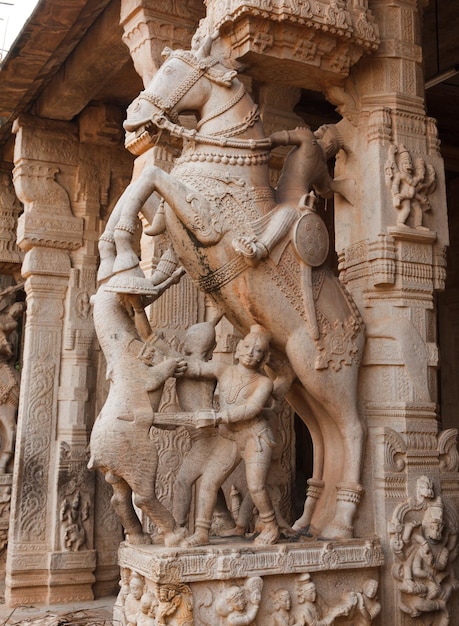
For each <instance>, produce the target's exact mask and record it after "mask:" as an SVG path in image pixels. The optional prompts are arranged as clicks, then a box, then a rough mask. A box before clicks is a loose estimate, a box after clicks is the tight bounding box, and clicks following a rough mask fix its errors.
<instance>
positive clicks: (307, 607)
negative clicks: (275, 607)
mask: <svg viewBox="0 0 459 626" xmlns="http://www.w3.org/2000/svg"><path fill="white" fill-rule="evenodd" d="M296 595H297V600H298V604H299V609H298V612H297V614H296V616H295V621H294V622H293V625H292V626H330V624H333V623H334V622H335V619H336V618H337V617H341V616H343V615H344V616H347V615H349V613H350V611H351V610H352V609H353V608H354V606H355V605H356V604H357V601H358V600H357V596H356V594H355V593H352V592H351V593H348V594H346V596H345V598H343V600H342V602H341V604H337V605H336V606H332V607H330V606H329V607H326V605H325V603H324V602H321V607H325V608H319V605H318V602H317V590H316V586H315V584H314V582H313V581H312V580H311V576H310V574H301V575H300V576H298V578H297V579H296Z"/></svg>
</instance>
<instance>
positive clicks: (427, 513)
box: [389, 476, 459, 626]
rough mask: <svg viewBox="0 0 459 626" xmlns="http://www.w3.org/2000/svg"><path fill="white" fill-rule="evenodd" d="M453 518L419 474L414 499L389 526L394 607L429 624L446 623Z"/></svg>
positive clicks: (453, 583)
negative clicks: (395, 592)
mask: <svg viewBox="0 0 459 626" xmlns="http://www.w3.org/2000/svg"><path fill="white" fill-rule="evenodd" d="M458 521H459V519H458V515H457V512H456V511H455V510H454V509H453V508H452V507H450V506H448V505H447V504H446V503H445V502H444V501H443V499H442V497H441V496H435V489H434V485H433V482H432V480H431V479H430V478H428V477H427V476H421V477H420V478H419V479H418V481H417V483H416V495H415V496H414V497H411V498H409V499H408V500H407V501H406V502H404V503H401V504H400V505H398V506H397V507H396V509H395V510H394V513H393V515H392V519H391V521H390V523H389V533H390V535H391V541H390V545H391V548H392V552H393V556H394V565H393V572H392V573H393V576H394V579H395V580H396V581H397V583H396V585H397V590H398V593H399V602H398V606H399V607H400V609H401V610H402V611H403V612H404V613H407V614H408V615H410V616H411V617H413V618H416V617H419V616H421V615H423V614H425V613H428V614H429V615H431V616H432V619H434V620H435V622H431V623H435V624H444V625H445V626H447V625H448V624H449V623H450V614H449V611H448V607H447V603H448V600H449V598H450V596H451V594H452V592H453V591H454V590H455V589H456V588H457V587H458V582H457V580H456V578H455V575H454V571H453V563H454V561H455V560H456V558H457V554H458V545H457V538H458Z"/></svg>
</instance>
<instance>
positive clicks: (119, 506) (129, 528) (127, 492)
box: [105, 471, 151, 544]
mask: <svg viewBox="0 0 459 626" xmlns="http://www.w3.org/2000/svg"><path fill="white" fill-rule="evenodd" d="M105 480H106V481H107V483H109V484H110V485H111V486H112V488H113V496H112V499H111V504H112V506H113V508H114V510H115V512H116V514H117V515H118V517H119V519H120V522H121V524H122V525H123V528H124V530H125V531H126V534H127V536H128V541H129V543H132V544H146V543H147V544H148V543H151V538H150V535H148V534H147V533H144V532H143V528H142V524H141V522H140V520H139V518H138V517H137V513H136V512H135V510H134V507H133V506H132V489H131V488H130V487H129V485H128V484H127V482H126V481H125V480H124V479H123V478H121V477H120V476H117V475H116V474H114V473H113V472H110V471H108V472H105Z"/></svg>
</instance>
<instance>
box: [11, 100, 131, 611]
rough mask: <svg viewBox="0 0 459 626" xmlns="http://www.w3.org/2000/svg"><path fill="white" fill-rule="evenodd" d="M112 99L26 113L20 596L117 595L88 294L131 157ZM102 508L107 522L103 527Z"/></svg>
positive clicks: (17, 176) (16, 582) (20, 163)
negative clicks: (70, 120) (92, 452)
mask: <svg viewBox="0 0 459 626" xmlns="http://www.w3.org/2000/svg"><path fill="white" fill-rule="evenodd" d="M102 109H103V110H102V111H100V110H99V109H97V110H94V111H85V113H84V114H82V116H81V119H80V125H79V126H78V125H77V124H67V123H56V122H49V121H47V120H46V121H45V120H42V119H39V118H31V117H22V118H20V119H19V120H18V121H17V122H16V128H15V131H16V134H17V137H16V145H15V170H14V184H15V188H16V193H17V195H18V197H19V198H20V200H21V201H22V202H23V204H24V213H23V215H22V216H21V218H20V220H19V227H18V242H19V245H20V247H21V248H22V249H23V250H24V251H26V256H25V260H24V264H23V268H22V273H23V276H24V278H26V292H27V306H28V315H27V323H26V327H25V342H24V368H23V372H22V386H21V398H20V410H19V428H18V440H17V456H16V465H15V479H14V486H13V498H12V516H13V517H12V519H14V521H15V524H14V533H13V536H12V537H11V542H10V547H9V552H8V561H7V590H6V595H7V598H8V602H9V603H10V604H11V605H18V604H21V603H23V602H25V601H27V602H31V601H36V602H48V603H49V602H62V601H71V600H75V599H92V598H93V584H94V583H97V586H96V589H97V588H98V589H99V592H100V593H104V592H105V593H107V592H108V591H111V590H112V589H113V585H114V583H115V581H116V578H117V565H116V550H114V549H113V545H114V544H115V543H116V542H117V541H118V539H119V536H120V534H119V532H120V531H119V526H118V524H117V523H116V522H115V521H114V520H112V521H111V523H110V520H111V517H112V516H111V511H110V509H109V505H108V501H107V497H106V498H105V500H104V498H103V497H97V498H96V496H95V489H96V477H95V474H93V473H91V472H89V471H88V470H87V467H86V466H87V462H88V458H87V450H86V448H87V442H88V432H89V431H90V428H91V425H92V422H93V420H94V411H95V405H96V402H95V385H94V384H93V383H92V382H91V381H94V379H95V370H94V366H95V363H94V353H93V340H94V329H93V322H92V314H91V309H90V301H89V300H90V296H91V294H92V293H94V291H95V286H96V284H95V279H96V266H97V260H98V257H97V239H98V235H99V232H100V219H101V217H103V210H104V207H105V210H106V209H107V207H108V206H109V204H114V202H115V201H116V198H117V194H118V195H119V193H121V190H122V188H123V187H124V186H125V185H126V183H127V180H128V179H127V178H126V172H127V174H129V172H130V170H131V166H132V159H131V158H130V157H129V155H127V153H126V152H125V151H124V150H123V149H122V148H121V146H120V145H119V141H120V138H121V130H120V129H121V123H120V122H121V116H120V115H118V117H116V116H115V117H116V119H113V111H108V110H105V109H104V108H103V107H102ZM91 122H92V123H91ZM101 126H103V127H104V128H103V131H104V132H97V127H99V131H100V127H101ZM115 127H116V132H114V128H115ZM101 137H104V138H105V140H101ZM98 139H99V142H98V143H99V145H97V146H96V145H95V144H96V142H97V140H98ZM111 140H112V142H113V143H112V145H110V141H111ZM104 141H105V145H103V144H104ZM91 142H92V143H91ZM117 181H118V182H117ZM113 195H114V196H115V197H113ZM101 209H102V211H101ZM99 490H100V492H101V494H103V493H104V489H103V488H99ZM105 493H106V492H105ZM96 501H97V507H96V506H95V502H96ZM104 502H105V507H104V506H103V505H104ZM96 516H98V517H99V519H104V518H105V521H106V522H107V523H106V524H105V528H104V533H105V535H104V536H103V537H102V535H101V533H100V531H99V533H97V530H96V529H97V527H98V524H95V518H96ZM99 530H100V529H99ZM96 548H97V550H98V555H97V569H96ZM95 574H96V575H95Z"/></svg>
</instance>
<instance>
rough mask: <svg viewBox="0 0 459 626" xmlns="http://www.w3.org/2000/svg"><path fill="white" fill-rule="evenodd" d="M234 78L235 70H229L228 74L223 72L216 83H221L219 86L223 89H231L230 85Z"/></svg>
mask: <svg viewBox="0 0 459 626" xmlns="http://www.w3.org/2000/svg"><path fill="white" fill-rule="evenodd" d="M236 76H237V72H236V70H229V71H228V72H225V73H224V74H223V75H222V76H221V77H219V80H218V82H221V84H222V85H225V87H231V83H232V82H233V79H234V78H235V77H236Z"/></svg>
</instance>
